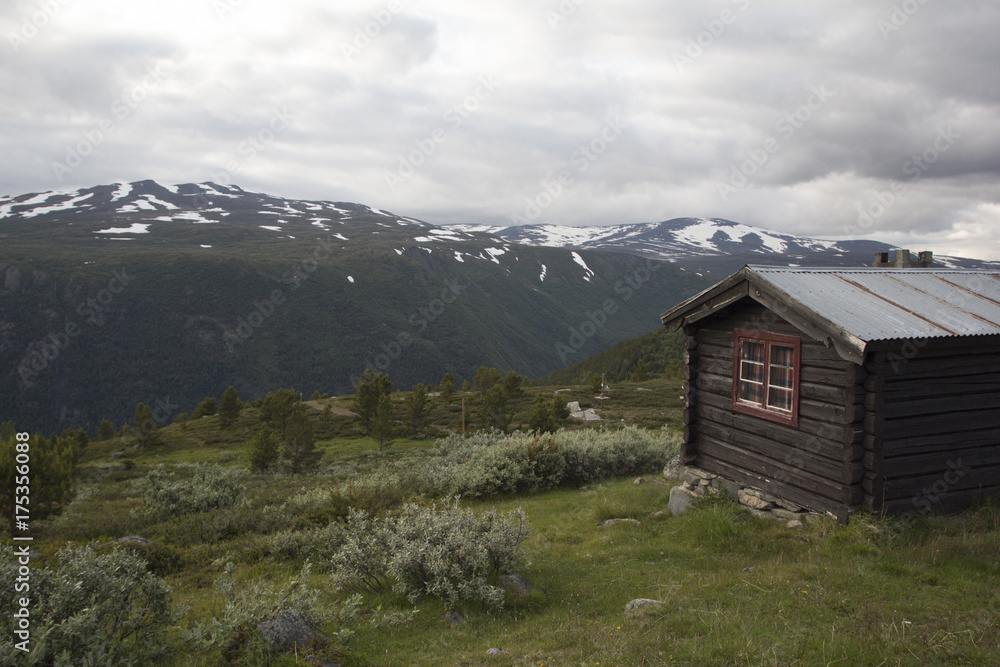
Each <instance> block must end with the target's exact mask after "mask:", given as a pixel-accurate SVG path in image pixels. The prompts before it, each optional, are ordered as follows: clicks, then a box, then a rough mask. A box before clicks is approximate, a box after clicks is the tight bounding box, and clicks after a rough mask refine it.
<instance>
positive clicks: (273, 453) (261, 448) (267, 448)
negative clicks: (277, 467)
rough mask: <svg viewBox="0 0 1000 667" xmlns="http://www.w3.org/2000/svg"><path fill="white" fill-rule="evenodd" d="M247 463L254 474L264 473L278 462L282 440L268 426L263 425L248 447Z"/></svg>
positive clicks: (248, 443)
mask: <svg viewBox="0 0 1000 667" xmlns="http://www.w3.org/2000/svg"><path fill="white" fill-rule="evenodd" d="M246 453H247V463H248V464H249V465H250V469H251V470H253V471H254V472H264V471H265V470H267V469H268V468H270V467H271V466H272V465H274V464H275V463H276V462H277V461H278V456H279V455H280V454H281V438H279V437H278V434H277V433H275V432H274V431H272V430H271V429H270V428H268V427H267V425H266V424H265V425H262V426H261V427H260V428H258V429H257V432H256V433H254V434H253V437H252V438H250V440H249V442H247V445H246Z"/></svg>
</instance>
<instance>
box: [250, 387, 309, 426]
mask: <svg viewBox="0 0 1000 667" xmlns="http://www.w3.org/2000/svg"><path fill="white" fill-rule="evenodd" d="M305 411H306V408H305V406H304V405H302V402H301V401H300V400H299V392H297V391H295V390H294V389H279V390H278V391H275V392H271V393H270V394H268V395H267V396H265V397H264V400H263V401H261V404H260V409H259V410H258V411H257V418H258V419H260V420H261V421H262V422H264V423H266V424H268V425H269V426H271V427H273V428H276V429H278V432H279V433H281V437H282V438H284V437H285V436H286V435H287V430H288V424H289V422H290V421H291V419H292V418H293V417H295V416H297V415H301V414H305Z"/></svg>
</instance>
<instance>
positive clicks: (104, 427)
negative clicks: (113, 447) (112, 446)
mask: <svg viewBox="0 0 1000 667" xmlns="http://www.w3.org/2000/svg"><path fill="white" fill-rule="evenodd" d="M113 437H115V427H114V426H113V425H112V424H111V422H109V421H108V420H107V419H102V420H101V425H100V426H98V427H97V439H98V440H101V441H104V440H110V439H111V438H113Z"/></svg>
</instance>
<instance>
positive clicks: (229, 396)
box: [219, 386, 243, 428]
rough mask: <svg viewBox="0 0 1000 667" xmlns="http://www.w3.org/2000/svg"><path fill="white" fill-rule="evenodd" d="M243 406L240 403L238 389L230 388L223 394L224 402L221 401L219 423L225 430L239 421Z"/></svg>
mask: <svg viewBox="0 0 1000 667" xmlns="http://www.w3.org/2000/svg"><path fill="white" fill-rule="evenodd" d="M242 409H243V404H242V403H241V402H240V395H239V394H238V393H237V392H236V388H235V387H233V386H230V387H229V389H226V391H224V392H223V393H222V400H221V401H219V423H220V424H222V427H223V428H227V427H229V426H232V425H233V424H234V423H235V422H236V420H237V419H239V416H240V411H241V410H242Z"/></svg>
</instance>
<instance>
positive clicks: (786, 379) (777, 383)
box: [770, 366, 794, 389]
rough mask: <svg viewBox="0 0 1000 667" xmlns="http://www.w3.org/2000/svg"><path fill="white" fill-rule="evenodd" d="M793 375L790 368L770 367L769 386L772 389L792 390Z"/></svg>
mask: <svg viewBox="0 0 1000 667" xmlns="http://www.w3.org/2000/svg"><path fill="white" fill-rule="evenodd" d="M793 377H794V376H793V375H792V369H791V368H785V367H783V366H771V380H770V384H771V386H772V387H783V388H785V389H791V388H792V382H793Z"/></svg>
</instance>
